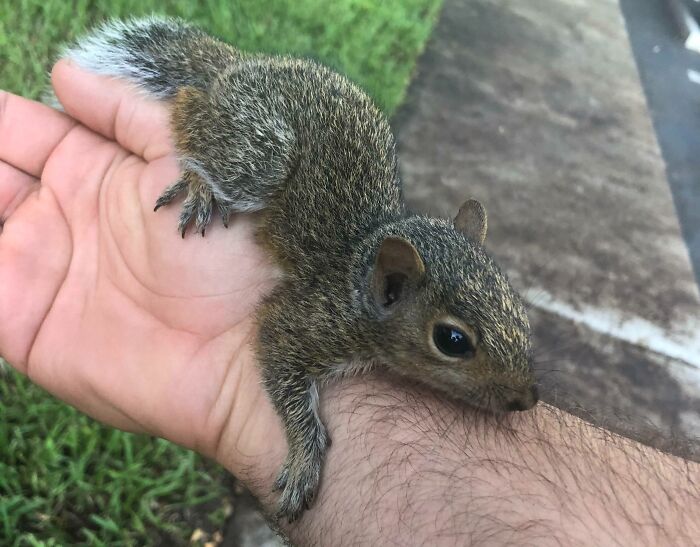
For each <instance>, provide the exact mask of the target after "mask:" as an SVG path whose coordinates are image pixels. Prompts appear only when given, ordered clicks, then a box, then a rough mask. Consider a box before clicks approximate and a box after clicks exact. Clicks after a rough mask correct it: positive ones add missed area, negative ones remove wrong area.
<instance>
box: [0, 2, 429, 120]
mask: <svg viewBox="0 0 700 547" xmlns="http://www.w3.org/2000/svg"><path fill="white" fill-rule="evenodd" d="M441 1H442V0H333V1H325V0H228V1H226V0H198V1H195V0H115V1H109V0H74V1H65V2H63V1H56V0H54V1H51V0H48V1H42V0H0V86H2V87H4V88H5V89H7V90H9V91H13V92H15V93H22V94H24V95H27V96H30V97H38V96H39V95H40V92H41V91H42V89H43V88H44V86H45V85H46V72H47V70H48V69H49V67H50V62H49V60H51V59H53V58H54V55H55V54H56V51H57V47H58V46H59V45H60V44H61V43H63V42H65V41H66V40H70V39H72V38H74V37H75V36H78V35H80V34H81V33H82V32H84V30H85V29H86V28H89V27H90V26H92V25H93V24H95V23H96V22H98V21H101V20H103V19H104V18H105V17H129V16H138V15H144V14H150V13H166V14H170V15H177V16H180V17H183V18H185V19H188V20H190V21H194V22H197V23H199V24H200V25H202V26H203V27H205V28H206V29H208V30H209V31H210V32H212V33H213V34H215V35H216V36H219V37H221V38H224V39H225V40H226V41H228V42H230V43H232V44H234V45H236V46H238V47H240V48H241V49H245V50H249V51H265V52H284V53H294V54H297V55H301V56H308V57H312V58H315V59H317V60H320V61H322V62H324V63H326V64H328V65H330V66H332V67H334V68H336V69H338V70H340V71H342V72H343V73H345V74H347V75H348V76H349V77H350V78H352V79H353V80H355V81H356V82H358V83H359V84H360V85H361V86H363V87H364V88H365V89H366V90H367V91H368V92H369V93H370V95H372V96H373V97H374V98H375V100H376V101H377V103H378V104H379V105H380V106H381V107H382V108H383V109H384V110H385V111H386V112H387V113H391V112H392V111H393V110H394V108H395V107H396V106H397V105H398V104H399V102H400V101H401V99H402V97H403V93H404V91H405V89H406V85H407V83H408V81H409V78H410V76H411V72H412V70H413V67H414V64H415V60H416V57H417V55H418V54H419V53H420V51H421V50H422V48H423V46H424V44H425V41H426V39H427V38H428V36H429V34H430V31H431V29H432V26H433V23H434V20H435V17H436V14H437V11H438V9H439V6H440V4H441ZM3 58H4V59H3Z"/></svg>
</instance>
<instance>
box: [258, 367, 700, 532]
mask: <svg viewBox="0 0 700 547" xmlns="http://www.w3.org/2000/svg"><path fill="white" fill-rule="evenodd" d="M323 399H324V405H323V415H324V419H325V422H326V424H327V426H328V429H329V432H330V435H331V438H332V440H333V445H332V447H331V449H330V451H329V453H328V457H327V460H326V465H325V469H324V474H323V481H322V484H321V489H320V493H319V497H318V499H317V500H316V502H315V504H314V506H313V507H312V508H311V509H310V510H309V511H307V512H306V513H305V514H304V516H303V517H302V519H301V520H300V521H299V522H297V523H294V524H292V525H285V530H286V531H287V533H288V534H289V536H290V537H291V538H292V540H293V541H294V542H295V543H298V544H300V545H355V544H358V545H359V544H363V545H364V544H367V545H384V544H394V543H395V544H397V545H421V544H430V545H443V544H444V545H453V544H454V545H465V544H498V545H501V544H507V543H514V544H518V545H522V544H537V545H548V544H567V545H571V544H578V543H581V544H583V543H585V544H599V545H601V544H613V543H619V544H623V545H632V544H634V545H646V544H648V545H658V544H690V543H692V542H693V541H695V540H696V539H697V538H698V537H700V524H699V523H700V493H699V492H698V487H699V485H700V466H698V464H694V463H690V462H686V461H684V460H680V459H677V458H674V457H671V456H666V455H664V454H661V453H658V452H656V451H654V450H653V449H649V448H646V447H644V446H642V445H639V444H637V443H635V442H633V441H629V440H627V439H624V438H622V437H618V436H616V435H613V434H611V433H609V432H607V431H605V430H601V429H597V428H594V427H592V426H590V425H588V424H586V423H585V422H583V421H581V420H579V419H578V418H575V417H573V416H571V415H569V414H566V413H563V412H561V411H559V410H557V409H554V408H552V407H549V406H545V405H540V406H539V407H538V408H537V409H536V410H535V411H533V412H527V413H520V414H517V415H509V416H508V417H507V418H505V417H504V418H501V419H498V420H496V419H494V418H492V417H489V416H485V415H483V414H477V413H475V412H473V411H471V410H468V409H461V408H458V407H455V406H453V405H450V404H447V403H444V402H442V401H439V400H437V399H436V398H435V397H433V396H432V395H431V394H429V393H425V392H415V391H411V390H408V389H402V388H397V387H395V386H394V385H393V384H388V383H386V382H384V381H383V380H379V379H376V378H372V379H370V380H362V379H353V380H349V381H344V382H343V383H340V384H338V385H336V386H330V387H329V388H328V389H326V390H325V392H324V395H323ZM278 463H279V462H270V465H269V468H268V469H267V470H266V471H265V472H264V473H263V474H262V475H260V476H261V477H262V476H265V477H267V478H264V479H263V478H261V479H260V480H258V481H254V485H253V487H254V489H255V490H256V491H257V494H258V495H260V496H261V498H262V500H263V504H264V505H266V506H268V507H272V506H273V503H274V500H275V499H276V498H275V496H274V495H271V494H270V486H269V485H270V484H271V481H272V475H273V473H274V469H276V466H277V464H278ZM268 475H269V477H268Z"/></svg>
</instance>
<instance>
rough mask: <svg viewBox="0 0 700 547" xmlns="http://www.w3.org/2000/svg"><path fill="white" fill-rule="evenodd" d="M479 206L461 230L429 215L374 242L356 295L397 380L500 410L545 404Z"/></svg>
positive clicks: (524, 329) (466, 209)
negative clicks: (405, 379) (486, 245)
mask: <svg viewBox="0 0 700 547" xmlns="http://www.w3.org/2000/svg"><path fill="white" fill-rule="evenodd" d="M485 236H486V212H485V210H484V207H483V206H482V205H481V204H480V203H479V202H477V201H475V200H469V201H467V202H465V203H464V205H463V206H462V207H461V209H460V211H459V213H458V214H457V217H456V218H455V219H454V222H453V223H450V222H448V221H444V220H438V219H434V218H426V217H420V216H413V217H408V218H406V219H403V220H400V221H398V222H395V223H392V224H389V225H387V226H385V227H384V228H382V229H380V230H379V231H378V232H376V233H375V234H373V237H372V238H371V241H369V245H368V246H367V247H366V248H365V252H364V257H363V259H362V260H361V262H362V264H363V268H362V270H363V272H362V275H361V276H360V279H358V280H357V281H358V282H359V284H360V286H359V287H356V293H355V294H356V295H357V296H359V302H358V303H359V306H360V308H361V314H362V315H363V316H364V317H363V322H364V320H368V321H369V322H370V324H371V325H372V328H371V329H370V331H371V334H369V335H368V336H369V338H370V339H371V346H372V348H371V350H372V352H373V354H374V358H375V359H376V360H377V361H378V362H379V363H381V364H382V365H383V366H386V367H387V368H388V369H390V370H391V371H393V372H394V373H398V374H399V375H401V376H404V377H408V378H411V379H414V380H418V381H419V382H421V383H424V384H427V385H428V386H430V387H432V388H434V389H437V390H439V391H441V392H442V393H444V394H446V395H448V396H449V397H450V398H453V399H457V400H460V401H464V402H467V403H469V404H471V405H473V406H477V407H481V408H485V409H488V410H491V411H496V412H504V411H512V410H527V409H529V408H531V407H532V406H534V405H535V403H536V402H537V398H538V395H537V390H536V387H535V381H534V376H533V371H532V358H531V343H530V324H529V322H528V319H527V315H526V312H525V308H524V306H523V302H522V300H521V298H520V296H519V295H518V294H517V293H516V291H515V290H514V289H513V288H512V287H511V285H510V283H509V282H508V279H507V278H506V276H505V275H504V274H503V272H501V270H500V269H499V267H498V266H497V265H496V264H495V263H494V261H493V260H492V259H491V257H489V256H488V254H487V253H486V252H485V250H484V248H483V246H482V245H483V242H484V238H485Z"/></svg>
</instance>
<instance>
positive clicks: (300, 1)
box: [0, 0, 442, 545]
mask: <svg viewBox="0 0 700 547" xmlns="http://www.w3.org/2000/svg"><path fill="white" fill-rule="evenodd" d="M441 1H442V0H333V1H332V2H325V1H323V0H267V1H265V0H200V1H195V0H189V1H183V0H170V1H167V0H113V1H106V0H73V1H65V2H64V1H60V0H53V1H51V0H0V88H2V89H6V90H9V91H12V92H15V93H19V94H22V95H25V96H27V97H32V98H36V97H39V96H40V95H41V93H42V91H43V89H44V88H45V86H46V85H47V72H48V70H49V69H50V65H51V60H52V59H53V58H54V56H55V55H56V51H57V49H58V47H59V46H60V44H61V43H64V42H65V41H67V40H70V39H72V38H74V37H75V36H78V35H80V34H81V33H82V32H83V31H84V30H85V29H86V28H89V27H91V26H92V25H94V24H95V23H97V22H99V21H101V20H103V19H104V18H106V17H128V16H134V15H143V14H150V13H163V14H170V15H178V16H180V17H183V18H185V19H188V20H191V21H195V22H197V23H199V24H200V25H202V26H203V27H205V28H207V29H208V30H209V31H210V32H212V33H213V34H215V35H217V36H220V37H222V38H224V39H226V40H227V41H229V42H231V43H233V44H235V45H236V46H238V47H240V48H241V49H245V50H250V51H266V52H285V53H293V54H297V55H302V56H307V57H312V58H315V59H317V60H320V61H322V62H324V63H326V64H328V65H330V66H332V67H334V68H336V69H337V70H339V71H341V72H343V73H345V74H347V75H348V76H349V77H350V78H352V79H353V80H355V81H356V82H357V83H359V84H360V85H361V86H362V87H364V88H365V89H366V90H367V91H368V92H369V93H370V95H372V96H373V97H374V99H375V100H376V101H377V103H378V104H379V105H380V106H381V107H382V108H383V109H384V111H385V112H387V113H388V114H391V113H392V112H393V111H394V109H395V108H396V106H397V105H398V104H399V103H400V102H401V100H402V98H403V95H404V93H405V90H406V87H407V84H408V82H409V79H410V77H411V74H412V71H413V69H414V66H415V62H416V59H417V56H418V55H419V54H420V52H421V51H422V49H423V47H424V45H425V42H426V40H427V38H428V36H429V35H430V32H431V30H432V27H433V24H434V21H435V18H436V15H437V12H438V9H439V5H440V4H441ZM1 367H2V365H1V364H0V368H1ZM224 481H225V473H224V472H223V471H222V470H221V469H219V468H217V467H216V466H214V465H213V464H210V463H208V462H206V461H204V460H203V459H202V458H200V457H198V456H196V455H194V454H193V453H191V452H188V451H186V450H183V449H180V448H178V447H176V446H174V445H172V444H170V443H168V442H166V441H163V440H159V439H153V438H149V437H145V436H137V435H131V434H127V433H123V432H119V431H115V430H112V429H109V428H105V427H102V426H100V425H99V424H97V423H96V422H94V421H93V420H91V419H89V418H87V417H85V416H82V415H81V414H80V413H78V412H76V411H75V410H73V409H71V408H70V407H67V406H66V405H63V404H61V403H60V402H58V401H56V400H54V399H52V398H51V397H50V396H48V395H47V394H45V393H44V392H42V391H41V390H39V389H38V388H36V387H34V386H32V385H30V384H29V383H28V382H27V381H26V380H25V379H24V378H22V377H20V376H19V375H17V374H15V373H13V372H11V371H9V370H4V371H3V372H0V544H1V545H66V544H70V545H79V544H85V545H153V544H167V545H171V544H178V543H180V544H184V543H187V541H188V538H189V537H190V535H191V533H192V532H193V530H194V529H195V528H204V529H209V530H214V529H216V528H218V527H220V526H221V524H222V522H223V520H224V519H225V516H226V513H227V510H228V509H227V502H226V489H225V487H224V486H223V484H224Z"/></svg>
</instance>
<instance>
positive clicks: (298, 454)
mask: <svg viewBox="0 0 700 547" xmlns="http://www.w3.org/2000/svg"><path fill="white" fill-rule="evenodd" d="M330 444H331V440H330V438H329V437H328V434H327V433H326V430H325V428H324V427H323V426H322V425H320V424H319V427H314V428H313V431H312V432H309V436H308V437H307V438H306V440H305V441H302V442H301V443H300V445H298V446H296V447H295V446H294V444H292V445H291V446H290V451H289V454H288V455H287V460H286V461H285V463H284V466H282V469H281V470H280V473H279V475H277V480H276V481H275V484H274V486H273V491H281V492H282V493H281V494H280V498H279V500H278V502H277V514H276V515H275V516H276V518H277V520H279V519H282V518H286V519H287V521H288V522H294V521H295V520H297V519H298V518H299V517H300V516H301V514H302V513H303V512H304V511H305V510H306V509H308V508H310V507H311V505H312V504H313V502H314V499H315V497H316V492H317V491H318V485H319V482H320V480H321V467H322V465H323V459H324V457H325V454H326V450H327V449H328V447H329V446H330Z"/></svg>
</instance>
